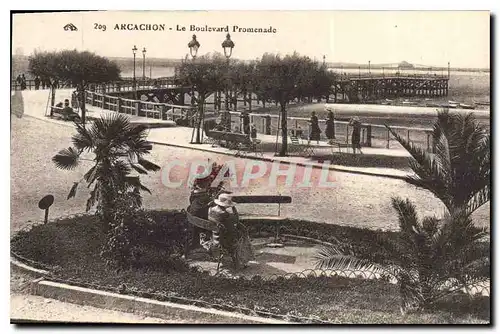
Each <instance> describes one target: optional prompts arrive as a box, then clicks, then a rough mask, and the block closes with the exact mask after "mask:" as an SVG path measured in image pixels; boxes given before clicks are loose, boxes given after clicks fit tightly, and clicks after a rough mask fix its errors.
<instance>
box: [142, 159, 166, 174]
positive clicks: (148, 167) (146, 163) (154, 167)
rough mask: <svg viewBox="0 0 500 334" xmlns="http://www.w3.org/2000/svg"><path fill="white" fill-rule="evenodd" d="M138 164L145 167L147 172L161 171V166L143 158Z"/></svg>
mask: <svg viewBox="0 0 500 334" xmlns="http://www.w3.org/2000/svg"><path fill="white" fill-rule="evenodd" d="M138 163H139V164H140V165H141V166H142V167H144V169H146V170H147V171H152V172H157V171H159V170H160V169H161V167H160V166H158V165H156V164H154V163H152V162H151V161H148V160H146V159H143V158H141V157H139V159H138Z"/></svg>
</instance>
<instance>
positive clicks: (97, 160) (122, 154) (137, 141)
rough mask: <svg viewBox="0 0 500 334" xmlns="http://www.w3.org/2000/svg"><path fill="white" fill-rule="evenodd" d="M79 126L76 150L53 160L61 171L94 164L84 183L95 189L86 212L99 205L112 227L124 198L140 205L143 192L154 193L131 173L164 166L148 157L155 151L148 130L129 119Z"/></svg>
mask: <svg viewBox="0 0 500 334" xmlns="http://www.w3.org/2000/svg"><path fill="white" fill-rule="evenodd" d="M75 126H76V131H77V133H76V134H75V135H74V136H73V137H72V141H73V147H69V148H67V149H64V150H61V151H59V153H58V154H56V155H55V156H54V157H53V158H52V161H53V162H54V163H55V165H56V167H57V168H60V169H65V170H72V169H74V168H76V167H77V166H79V165H80V163H81V162H82V161H91V162H92V164H93V166H92V167H91V168H90V169H89V170H88V171H87V172H86V173H85V175H84V176H83V179H82V180H80V182H81V181H85V182H87V184H88V187H89V188H90V187H92V186H93V189H92V191H91V192H90V197H89V199H88V201H87V207H86V209H87V211H88V210H90V209H91V208H92V207H94V206H95V205H97V212H98V214H99V215H100V217H101V219H102V221H103V223H104V226H105V227H106V228H109V226H110V225H111V224H112V220H113V218H112V217H113V215H114V212H115V210H114V208H115V204H116V200H117V199H118V198H120V196H121V197H123V195H129V196H131V197H133V198H134V199H135V201H136V204H137V205H138V206H140V205H141V196H140V191H141V190H145V191H147V192H150V191H149V189H148V188H146V187H145V186H143V185H142V184H141V182H140V180H139V177H137V176H132V175H130V173H131V171H132V170H135V171H136V172H137V173H139V174H143V175H145V174H147V173H148V171H158V170H159V169H160V167H159V166H157V165H155V164H154V163H152V162H150V161H148V160H146V159H145V158H144V155H147V154H149V153H150V151H151V148H152V146H151V144H150V143H149V142H148V141H146V138H147V128H146V127H145V126H143V125H133V124H131V123H130V121H129V119H128V117H127V116H124V115H121V114H118V113H116V114H111V115H109V116H107V117H105V118H99V119H96V120H95V121H94V122H93V123H92V125H90V126H89V127H86V126H85V125H84V124H79V123H77V122H75ZM89 153H91V154H93V156H94V157H93V159H86V158H82V155H87V154H89ZM80 182H75V183H74V184H73V186H72V187H71V190H70V192H69V194H68V199H70V198H72V197H74V196H75V194H76V190H77V187H78V185H79V183H80Z"/></svg>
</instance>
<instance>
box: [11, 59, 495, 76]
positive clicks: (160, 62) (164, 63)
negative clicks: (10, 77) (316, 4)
mask: <svg viewBox="0 0 500 334" xmlns="http://www.w3.org/2000/svg"><path fill="white" fill-rule="evenodd" d="M107 58H109V59H110V60H114V61H115V62H116V63H117V64H118V65H119V66H120V67H121V68H122V70H125V69H126V68H128V67H130V68H133V66H134V59H133V58H132V57H107ZM183 60H184V59H181V58H179V59H173V58H146V67H147V68H149V66H152V67H175V66H176V65H180V64H181V63H182V62H183ZM235 60H240V61H243V62H249V61H250V60H247V59H236V58H235ZM15 63H26V65H25V66H26V68H27V63H28V56H19V55H12V65H15ZM325 64H326V65H327V67H328V68H330V69H335V70H337V69H338V70H340V69H348V70H359V69H361V70H368V69H372V70H382V69H386V70H397V69H398V67H397V66H395V64H391V65H392V66H391V65H380V64H371V65H370V66H368V64H354V63H338V62H336V63H329V62H326V63H325ZM19 65H20V64H19ZM15 67H16V66H13V69H14V68H15ZM21 67H24V66H21ZM429 69H431V70H432V71H448V67H443V66H430V65H429V66H417V67H404V68H403V67H401V68H400V70H401V71H428V70H429ZM450 71H453V72H477V73H490V72H491V70H490V69H489V68H477V67H470V68H467V67H463V68H462V67H450Z"/></svg>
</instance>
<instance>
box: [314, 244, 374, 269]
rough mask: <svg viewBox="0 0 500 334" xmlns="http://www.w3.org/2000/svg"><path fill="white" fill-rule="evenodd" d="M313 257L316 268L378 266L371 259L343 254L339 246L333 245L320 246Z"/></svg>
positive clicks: (366, 267) (363, 267)
mask: <svg viewBox="0 0 500 334" xmlns="http://www.w3.org/2000/svg"><path fill="white" fill-rule="evenodd" d="M314 259H315V260H316V268H318V269H338V270H348V269H349V270H366V269H368V268H371V269H373V268H375V267H377V268H379V265H378V264H376V263H374V262H372V261H369V260H365V259H359V258H356V257H355V256H353V255H346V254H344V253H343V252H342V250H341V249H340V248H339V247H337V246H334V245H331V246H322V247H321V248H320V249H319V250H318V252H317V253H316V254H315V255H314ZM379 269H382V268H381V267H380V268H379Z"/></svg>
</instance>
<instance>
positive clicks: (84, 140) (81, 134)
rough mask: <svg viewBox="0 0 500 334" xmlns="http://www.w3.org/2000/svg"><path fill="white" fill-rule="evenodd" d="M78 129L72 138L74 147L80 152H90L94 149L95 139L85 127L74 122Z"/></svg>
mask: <svg viewBox="0 0 500 334" xmlns="http://www.w3.org/2000/svg"><path fill="white" fill-rule="evenodd" d="M74 124H75V127H76V132H77V133H76V134H75V135H74V136H73V137H72V138H71V140H72V142H73V145H74V146H75V147H76V148H77V149H78V150H80V151H84V150H87V151H90V150H91V149H92V148H93V147H94V138H92V135H91V133H90V132H89V131H87V128H86V127H85V125H83V124H81V123H78V122H76V121H75V122H74Z"/></svg>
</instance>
